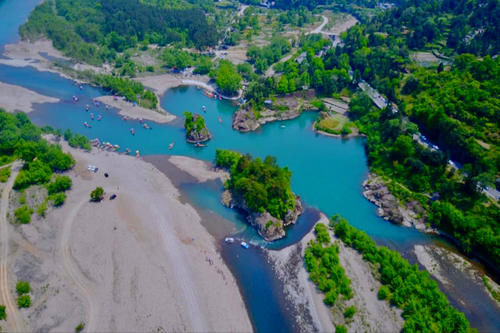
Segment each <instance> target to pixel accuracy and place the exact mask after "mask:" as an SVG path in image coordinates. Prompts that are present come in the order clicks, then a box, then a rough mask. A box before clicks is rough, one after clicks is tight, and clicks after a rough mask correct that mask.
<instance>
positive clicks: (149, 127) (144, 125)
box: [142, 123, 151, 129]
mask: <svg viewBox="0 0 500 333" xmlns="http://www.w3.org/2000/svg"><path fill="white" fill-rule="evenodd" d="M142 127H144V128H145V129H151V126H149V125H148V124H146V123H144V124H142Z"/></svg>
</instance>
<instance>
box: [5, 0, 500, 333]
mask: <svg viewBox="0 0 500 333" xmlns="http://www.w3.org/2000/svg"><path fill="white" fill-rule="evenodd" d="M37 2H38V0H25V1H14V0H4V1H1V0H0V50H1V48H2V47H3V45H5V44H6V43H11V42H15V41H16V40H18V34H17V28H18V26H19V25H20V24H21V23H22V22H24V21H25V19H26V18H27V16H28V14H29V12H30V11H31V10H32V8H33V7H34V6H35V4H36V3H37ZM0 81H1V82H5V83H10V84H15V85H20V86H23V87H25V88H28V89H31V90H33V91H36V92H38V93H40V94H43V95H47V96H51V97H56V98H59V99H60V100H61V101H60V102H59V103H55V104H39V105H36V107H35V109H36V111H35V112H34V113H32V114H30V118H31V119H32V120H33V121H34V122H35V123H36V124H38V125H51V126H53V127H55V128H60V129H63V130H64V129H66V128H70V129H72V130H73V131H74V132H78V133H81V134H84V135H86V136H87V137H89V138H90V139H93V138H96V137H97V138H99V139H101V140H102V141H110V142H112V143H113V144H118V145H120V147H121V150H124V149H125V148H130V149H131V150H132V151H135V150H139V151H140V153H141V155H149V154H176V155H186V156H191V157H194V158H198V159H203V160H207V161H213V159H214V156H215V149H217V148H222V149H232V150H237V151H240V152H242V153H250V154H252V155H254V156H259V157H265V156H266V155H274V156H276V157H277V160H278V163H279V164H280V165H282V166H288V167H289V168H290V170H291V171H292V173H293V178H292V188H293V190H294V191H295V192H296V193H297V194H298V195H300V196H301V197H302V199H303V201H304V202H305V204H306V206H307V210H306V212H305V213H304V215H303V216H302V217H301V218H300V220H299V221H298V223H297V225H295V226H293V227H291V228H289V229H288V235H287V237H286V238H284V239H283V240H280V241H277V242H274V243H271V244H270V243H266V242H264V241H262V240H261V239H260V237H258V235H257V234H256V232H255V230H254V229H253V228H250V227H248V225H247V224H246V223H245V222H244V219H243V218H242V216H241V215H239V214H238V213H237V212H235V211H234V210H231V209H228V208H225V207H223V206H222V205H221V204H220V189H213V188H211V187H204V186H203V185H195V184H186V185H185V186H183V187H182V190H183V193H185V194H186V195H187V197H188V198H189V200H190V201H191V202H192V203H193V204H194V205H195V206H196V207H197V208H199V209H205V210H211V211H214V212H216V213H217V214H218V215H220V216H222V217H223V218H225V219H227V220H229V221H231V222H233V223H234V225H235V226H236V229H237V233H236V237H238V238H242V239H245V240H248V241H250V242H251V243H252V244H255V245H260V246H263V247H267V248H269V249H277V248H281V247H283V246H286V245H289V244H292V243H294V242H296V241H297V240H299V239H300V238H301V237H302V236H303V235H304V234H305V233H306V232H307V231H308V230H310V228H311V226H312V224H313V222H314V221H315V218H316V216H317V210H321V211H322V212H325V213H326V214H328V215H332V214H335V213H340V214H341V215H343V216H344V217H346V218H347V219H348V220H349V221H350V223H351V224H353V225H354V226H356V227H358V228H360V229H362V230H364V231H366V232H367V233H368V234H369V235H371V236H372V237H374V239H375V240H376V241H377V242H378V243H379V244H385V245H388V246H391V247H392V248H396V249H398V250H400V251H402V252H406V251H407V250H408V249H409V248H411V247H412V246H413V245H415V244H422V243H426V242H430V241H432V238H431V237H429V236H427V235H424V234H421V233H419V232H417V231H415V230H413V229H408V228H402V227H398V226H394V225H392V224H390V223H387V222H386V221H384V220H382V219H380V218H379V217H377V215H376V207H375V206H374V205H372V204H371V203H369V202H368V201H367V200H366V199H365V198H364V197H363V196H362V194H361V183H362V181H363V180H364V179H365V177H366V175H367V172H368V167H367V160H366V156H365V152H364V141H363V139H361V138H354V139H349V140H341V139H336V138H330V137H325V136H321V135H317V134H315V133H314V132H313V131H312V130H311V127H312V123H313V121H314V119H315V117H316V114H315V113H305V114H303V115H302V116H301V117H299V118H298V119H295V120H291V121H286V122H283V123H273V124H268V125H265V126H264V127H263V128H262V129H261V130H259V131H257V132H253V133H246V134H243V133H239V132H236V131H234V130H232V128H231V118H232V114H233V112H234V110H235V107H234V106H233V105H232V104H231V103H229V102H227V101H216V100H213V99H209V98H208V97H206V96H204V95H203V94H202V93H201V91H199V90H197V89H195V88H192V87H190V88H187V87H182V88H178V89H172V90H169V91H168V92H167V93H166V94H165V95H164V96H163V97H162V99H161V105H162V107H163V108H165V109H166V110H168V111H169V112H171V113H173V114H175V115H177V116H179V118H178V119H177V120H176V121H174V122H173V123H170V124H155V123H151V122H148V123H149V124H150V125H151V126H152V127H153V129H152V130H146V129H143V128H142V127H141V125H140V123H139V122H138V121H132V120H128V121H123V120H122V119H121V117H120V116H119V115H118V114H117V112H116V110H109V111H106V110H105V109H104V108H103V107H100V108H96V107H93V106H92V107H91V110H90V111H89V112H85V105H86V104H90V105H92V99H93V98H95V97H97V96H100V95H103V94H105V91H103V90H102V89H99V88H94V87H91V86H88V85H85V86H84V87H83V90H80V89H79V87H78V86H76V85H74V84H73V82H71V81H70V80H67V79H64V78H62V77H60V76H58V75H56V74H53V73H48V72H38V71H37V70H35V69H33V68H30V67H26V68H14V67H9V66H4V65H0ZM0 93H1V92H0ZM74 95H77V96H79V98H80V100H79V101H78V102H76V103H75V102H73V101H72V96H74ZM202 105H206V108H207V112H206V113H203V112H202V111H201V106H202ZM186 110H189V111H193V112H199V113H201V114H203V116H204V117H205V120H206V123H207V126H208V128H209V129H210V131H211V132H212V134H213V136H214V137H213V139H212V140H211V141H210V142H209V143H208V147H206V148H196V147H194V146H192V145H190V144H187V143H186V142H185V140H184V130H183V128H182V122H183V121H182V112H184V111H186ZM89 113H94V114H95V116H96V117H97V115H99V114H100V115H102V116H103V119H102V120H101V121H97V120H91V119H90V115H89ZM219 116H220V117H221V118H222V121H223V122H222V124H220V123H219V121H218V117H219ZM84 121H87V122H89V123H91V124H92V128H90V129H87V128H84V127H83V125H82V124H83V122H84ZM282 124H285V125H286V127H285V128H281V125H282ZM130 128H135V131H136V134H135V136H132V135H131V134H130V131H129V130H130ZM171 142H175V147H174V149H172V150H171V151H170V150H168V145H169V144H170V143H171ZM222 249H223V250H222V254H223V256H224V259H225V260H226V261H227V262H228V264H229V266H230V267H231V270H232V271H233V274H234V275H235V277H236V278H237V280H238V282H239V285H240V288H241V290H242V294H243V296H244V299H245V302H246V304H247V307H248V309H249V313H250V316H251V319H252V322H253V324H254V326H255V328H257V330H258V331H261V332H268V331H283V332H289V331H294V330H295V326H294V325H295V324H294V320H293V318H291V315H290V313H289V311H288V310H289V309H287V308H286V306H287V304H286V302H284V301H283V295H282V293H281V291H280V287H279V282H278V281H277V279H276V277H275V276H274V274H273V272H272V271H271V269H270V267H269V265H268V264H267V262H266V261H265V257H264V255H263V252H262V251H261V250H260V249H259V248H258V247H252V248H251V249H249V250H242V249H241V248H239V247H238V246H236V247H234V246H233V247H232V248H229V247H227V246H225V245H224V244H222ZM456 292H457V293H462V294H461V298H463V296H464V295H465V296H466V298H467V297H468V298H469V299H470V298H471V297H476V300H480V301H478V302H475V303H477V304H475V305H474V308H470V307H468V305H469V304H467V305H464V304H462V303H459V302H454V303H456V304H454V305H456V306H458V307H459V309H461V310H462V311H464V312H466V315H467V316H468V318H469V319H470V320H474V323H473V324H474V326H476V327H481V328H482V329H483V330H488V329H489V330H491V329H492V328H494V327H499V316H498V311H497V310H495V308H494V305H492V302H491V300H490V299H489V298H488V297H487V296H485V295H483V294H481V293H480V292H479V291H478V288H477V287H474V286H470V287H469V288H463V289H462V290H456ZM447 295H448V297H450V299H452V301H453V299H454V297H455V296H454V295H453V294H450V292H448V293H447ZM457 299H460V298H457Z"/></svg>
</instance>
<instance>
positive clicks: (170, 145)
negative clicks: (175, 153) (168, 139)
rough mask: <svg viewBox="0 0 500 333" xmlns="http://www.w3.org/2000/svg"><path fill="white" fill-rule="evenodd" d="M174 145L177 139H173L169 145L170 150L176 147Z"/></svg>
mask: <svg viewBox="0 0 500 333" xmlns="http://www.w3.org/2000/svg"><path fill="white" fill-rule="evenodd" d="M174 145H175V141H172V143H171V144H169V145H168V149H169V150H170V149H172V148H174Z"/></svg>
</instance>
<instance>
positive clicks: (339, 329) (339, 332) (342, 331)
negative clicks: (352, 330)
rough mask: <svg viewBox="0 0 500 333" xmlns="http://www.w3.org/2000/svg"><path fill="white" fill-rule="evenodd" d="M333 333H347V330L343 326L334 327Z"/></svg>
mask: <svg viewBox="0 0 500 333" xmlns="http://www.w3.org/2000/svg"><path fill="white" fill-rule="evenodd" d="M335 333H347V328H346V327H345V326H344V325H337V326H335Z"/></svg>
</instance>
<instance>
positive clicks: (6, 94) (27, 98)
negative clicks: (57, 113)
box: [0, 82, 59, 112]
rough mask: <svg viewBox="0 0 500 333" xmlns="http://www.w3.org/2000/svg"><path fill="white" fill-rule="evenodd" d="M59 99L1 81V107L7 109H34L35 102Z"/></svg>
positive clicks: (51, 101)
mask: <svg viewBox="0 0 500 333" xmlns="http://www.w3.org/2000/svg"><path fill="white" fill-rule="evenodd" d="M57 102H59V99H57V98H53V97H49V96H44V95H40V94H38V93H36V92H34V91H31V90H29V89H26V88H23V87H19V86H14V85H11V84H7V83H3V82H0V107H1V108H4V109H5V110H6V111H9V112H14V111H24V112H31V111H33V104H34V103H57Z"/></svg>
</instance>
